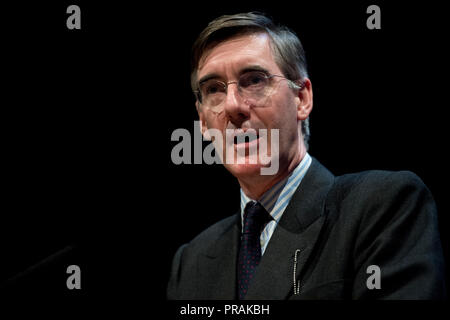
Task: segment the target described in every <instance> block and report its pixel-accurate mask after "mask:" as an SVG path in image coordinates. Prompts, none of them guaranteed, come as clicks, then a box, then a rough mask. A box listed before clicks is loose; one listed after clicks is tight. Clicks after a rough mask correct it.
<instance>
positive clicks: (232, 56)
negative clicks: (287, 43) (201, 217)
mask: <svg viewBox="0 0 450 320" xmlns="http://www.w3.org/2000/svg"><path fill="white" fill-rule="evenodd" d="M249 69H250V70H251V69H260V70H265V72H266V73H267V74H270V75H283V73H282V72H281V70H280V68H279V67H278V65H277V64H276V63H275V60H274V56H273V54H272V49H271V46H270V39H269V36H268V35H267V34H264V33H260V34H252V35H243V36H237V37H234V38H231V39H229V40H227V41H224V42H222V43H219V44H218V45H216V46H214V47H213V48H212V49H210V50H208V51H206V52H205V54H204V55H203V56H202V59H201V60H200V63H199V68H198V70H197V74H198V78H197V80H198V81H200V80H201V79H204V78H209V77H211V76H214V77H215V78H217V79H218V80H220V81H223V82H224V83H228V82H234V81H238V80H239V77H240V76H241V75H242V74H243V73H244V72H247V71H246V70H249ZM270 85H271V88H272V89H271V90H270V94H269V95H267V96H265V97H264V99H260V100H258V102H257V103H253V102H252V100H251V99H250V100H249V99H245V98H244V97H243V96H242V94H241V93H240V92H239V90H238V87H237V84H236V83H230V84H229V85H228V91H227V94H226V98H225V100H224V101H223V102H222V104H221V107H220V111H217V110H214V109H211V108H208V107H207V106H204V105H202V104H201V103H199V102H198V101H197V103H196V106H197V110H198V113H199V117H200V120H201V123H202V131H204V130H206V129H218V130H220V131H221V132H222V137H223V141H222V144H223V146H224V148H223V150H224V151H223V152H224V154H222V159H224V160H223V162H224V165H225V167H226V168H227V169H228V170H229V171H230V172H231V173H232V174H233V175H234V176H235V177H237V178H238V179H239V178H248V177H252V176H254V175H259V174H260V169H261V168H262V167H263V166H266V167H267V166H269V164H267V163H261V162H262V161H260V160H261V159H260V158H259V157H258V162H257V163H251V161H250V160H249V159H248V158H249V157H250V149H251V150H255V149H254V147H255V145H256V146H257V147H258V148H260V146H263V145H267V149H268V150H267V154H268V155H269V156H277V157H278V160H279V170H278V171H283V170H286V169H285V168H286V167H287V166H288V165H289V164H290V163H291V162H293V161H296V159H300V158H301V156H300V154H301V153H302V152H304V151H305V150H302V147H303V148H304V146H303V143H301V144H299V142H300V140H299V138H301V133H300V132H299V131H300V126H299V121H300V120H304V119H306V118H307V116H308V115H309V112H310V110H311V107H312V101H311V98H312V97H311V86H310V82H309V80H307V86H306V88H305V89H303V90H293V89H292V88H291V87H289V82H288V81H287V80H286V79H284V78H281V77H273V78H271V79H270ZM305 92H306V97H305ZM305 99H306V102H305ZM305 104H306V105H307V109H306V111H305V108H304V106H305ZM227 129H228V130H227ZM249 129H254V130H256V132H257V133H259V132H260V131H259V130H260V129H267V135H265V137H264V136H263V135H258V138H257V139H256V140H254V141H251V142H242V143H237V142H238V141H236V139H233V136H231V138H232V139H228V141H225V140H226V139H227V133H228V137H230V133H233V134H234V135H241V134H242V132H245V131H247V130H249ZM273 129H278V130H279V132H278V133H279V139H278V140H279V141H278V142H277V141H275V139H274V141H272V139H271V136H272V134H271V132H272V130H273ZM231 130H232V131H231ZM251 131H252V130H250V131H248V132H251ZM230 140H231V141H230ZM264 140H267V141H264ZM215 143H216V146H217V141H215ZM275 143H277V144H278V148H275ZM276 150H279V152H278V154H275V153H276ZM227 154H234V161H231V162H232V163H227V162H228V161H225V159H227ZM238 157H244V158H245V159H240V161H238ZM228 159H230V158H228ZM272 161H273V159H272ZM242 162H244V163H242ZM277 173H278V172H277Z"/></svg>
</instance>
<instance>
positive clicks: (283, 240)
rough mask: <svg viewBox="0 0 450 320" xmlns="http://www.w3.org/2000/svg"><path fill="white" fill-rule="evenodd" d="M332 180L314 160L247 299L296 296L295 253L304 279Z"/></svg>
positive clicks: (267, 250) (286, 211)
mask: <svg viewBox="0 0 450 320" xmlns="http://www.w3.org/2000/svg"><path fill="white" fill-rule="evenodd" d="M333 181H334V176H333V175H332V174H331V173H330V172H329V171H328V170H327V169H325V168H324V167H323V166H322V165H321V164H320V163H319V162H318V161H317V160H315V159H314V158H313V162H312V163H311V167H310V168H309V170H308V172H307V173H306V175H305V177H304V178H303V180H302V182H301V184H300V186H299V187H298V189H297V191H296V192H295V194H294V195H293V197H292V199H291V201H290V202H289V205H288V207H287V208H286V210H285V212H284V214H283V216H282V218H281V220H280V222H279V223H278V226H277V227H276V229H275V231H274V233H273V235H272V238H271V239H270V242H269V245H268V246H267V249H266V251H265V253H264V256H263V257H262V259H261V262H260V264H259V266H258V269H257V270H256V274H255V277H254V278H253V280H252V283H251V285H250V287H249V291H248V293H247V295H246V298H245V299H246V300H261V299H262V300H264V299H267V300H270V299H274V300H281V299H286V298H287V297H288V295H289V294H292V293H293V291H292V290H293V286H294V274H293V272H294V256H295V252H296V251H297V250H299V253H298V255H297V263H296V267H295V269H296V275H295V278H296V279H299V278H300V280H301V277H300V275H301V274H303V273H304V271H305V269H306V268H307V262H308V260H309V258H310V256H311V253H312V252H313V249H314V246H315V244H316V242H317V239H318V237H319V235H320V231H321V230H322V226H323V225H324V221H325V215H324V212H326V210H325V199H326V196H327V194H328V191H329V190H330V188H331V186H332V184H333ZM234 262H235V260H234ZM233 275H235V270H234V272H233ZM234 282H235V281H234Z"/></svg>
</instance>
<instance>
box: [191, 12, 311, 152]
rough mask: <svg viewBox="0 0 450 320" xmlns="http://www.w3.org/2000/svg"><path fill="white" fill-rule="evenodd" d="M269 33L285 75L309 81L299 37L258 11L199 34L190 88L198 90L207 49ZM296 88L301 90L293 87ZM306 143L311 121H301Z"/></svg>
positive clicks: (213, 25)
mask: <svg viewBox="0 0 450 320" xmlns="http://www.w3.org/2000/svg"><path fill="white" fill-rule="evenodd" d="M255 33H266V34H268V35H269V38H270V40H271V47H272V50H273V53H274V59H275V62H276V64H277V65H278V67H279V68H280V69H281V71H282V72H283V75H284V76H285V77H286V78H288V79H289V80H291V81H292V82H294V83H299V82H301V81H302V80H304V79H305V78H308V72H307V64H306V57H305V51H304V50H303V46H302V44H301V42H300V39H299V38H298V37H297V35H296V34H295V33H294V32H293V31H291V30H290V29H288V28H287V27H285V26H283V25H276V24H275V23H274V22H273V21H272V20H271V19H270V18H268V17H267V16H265V15H264V14H262V13H259V12H249V13H238V14H234V15H224V16H221V17H218V18H217V19H215V20H213V21H211V22H210V23H209V24H208V26H207V27H206V28H205V29H204V30H203V31H202V32H201V33H200V35H199V36H198V38H197V40H196V41H195V42H194V45H193V47H192V57H191V87H192V90H193V91H196V90H198V82H197V70H198V66H199V64H200V59H201V58H202V56H203V54H204V53H205V51H206V50H208V49H211V48H212V47H214V46H215V45H217V44H218V43H220V42H223V41H225V40H228V39H230V38H232V37H235V36H237V35H244V34H255ZM292 88H293V89H299V87H295V86H292ZM301 130H302V134H303V140H304V143H305V146H306V148H308V142H309V138H310V131H309V118H307V119H305V120H304V121H302V126H301Z"/></svg>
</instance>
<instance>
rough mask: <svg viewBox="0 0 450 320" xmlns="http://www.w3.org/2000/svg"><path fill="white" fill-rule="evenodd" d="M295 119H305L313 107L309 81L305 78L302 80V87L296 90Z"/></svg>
mask: <svg viewBox="0 0 450 320" xmlns="http://www.w3.org/2000/svg"><path fill="white" fill-rule="evenodd" d="M296 102H297V120H301V121H303V120H306V119H307V118H308V117H309V114H310V113H311V111H312V107H313V92H312V84H311V81H310V80H309V79H308V78H306V79H304V80H303V88H302V89H301V90H298V92H297V97H296Z"/></svg>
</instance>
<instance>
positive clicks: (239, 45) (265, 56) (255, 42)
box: [197, 33, 279, 79]
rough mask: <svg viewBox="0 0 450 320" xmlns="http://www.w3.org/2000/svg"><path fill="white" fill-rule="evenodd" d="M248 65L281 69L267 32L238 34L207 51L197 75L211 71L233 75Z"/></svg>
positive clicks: (273, 70)
mask: <svg viewBox="0 0 450 320" xmlns="http://www.w3.org/2000/svg"><path fill="white" fill-rule="evenodd" d="M247 66H260V67H262V68H265V69H267V70H268V71H270V72H277V71H279V69H278V66H277V64H276V63H275V60H274V56H273V52H272V47H271V41H270V37H269V36H268V35H267V34H266V33H258V34H250V35H242V36H236V37H233V38H231V39H228V40H225V41H223V42H221V43H219V44H217V45H215V46H214V47H212V48H211V49H209V50H207V51H205V53H204V54H203V56H202V57H201V59H200V61H199V67H198V72H197V75H198V79H199V78H201V77H202V76H204V75H207V74H209V73H214V74H222V75H224V76H231V75H232V74H233V73H239V71H240V70H241V69H244V68H246V67H247Z"/></svg>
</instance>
